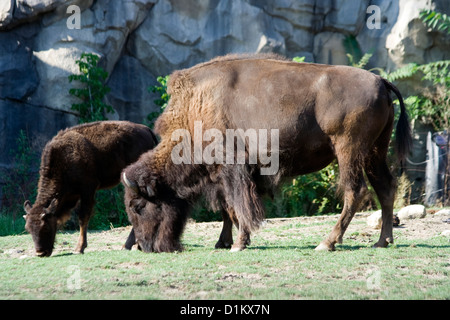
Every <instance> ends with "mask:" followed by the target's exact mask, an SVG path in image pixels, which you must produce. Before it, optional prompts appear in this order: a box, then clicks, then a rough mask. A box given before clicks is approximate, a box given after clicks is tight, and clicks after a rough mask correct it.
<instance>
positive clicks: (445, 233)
mask: <svg viewBox="0 0 450 320" xmlns="http://www.w3.org/2000/svg"><path fill="white" fill-rule="evenodd" d="M441 236H444V237H450V229H447V230H444V231H442V233H441Z"/></svg>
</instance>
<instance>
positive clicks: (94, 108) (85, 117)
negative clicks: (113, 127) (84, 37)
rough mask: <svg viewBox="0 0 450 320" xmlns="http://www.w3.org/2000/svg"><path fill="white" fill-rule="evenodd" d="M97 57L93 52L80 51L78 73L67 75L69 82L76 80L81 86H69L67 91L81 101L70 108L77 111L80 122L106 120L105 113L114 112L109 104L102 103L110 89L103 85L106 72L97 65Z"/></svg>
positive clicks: (77, 62)
mask: <svg viewBox="0 0 450 320" xmlns="http://www.w3.org/2000/svg"><path fill="white" fill-rule="evenodd" d="M98 61H99V57H98V56H97V55H95V54H93V53H85V52H84V53H82V54H81V58H80V59H79V60H76V64H77V65H78V67H79V69H80V74H72V75H70V76H69V82H72V81H78V82H80V83H81V88H71V89H70V90H69V93H70V94H71V95H73V96H75V97H77V98H80V99H81V100H82V101H83V102H81V103H74V104H72V110H76V111H78V113H79V121H80V123H84V122H92V121H99V120H106V117H105V113H107V112H109V113H114V110H113V108H112V107H111V106H109V105H107V104H105V103H103V98H104V97H105V95H106V94H107V93H108V92H110V91H111V89H110V88H109V87H108V86H106V85H105V80H106V78H107V77H108V72H106V71H105V70H103V68H101V67H98V66H97V65H98Z"/></svg>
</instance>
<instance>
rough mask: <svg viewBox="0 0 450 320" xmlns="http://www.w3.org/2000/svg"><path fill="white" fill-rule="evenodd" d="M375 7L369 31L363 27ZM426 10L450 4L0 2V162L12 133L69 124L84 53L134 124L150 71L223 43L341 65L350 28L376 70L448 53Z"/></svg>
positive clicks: (371, 0) (110, 99)
mask: <svg viewBox="0 0 450 320" xmlns="http://www.w3.org/2000/svg"><path fill="white" fill-rule="evenodd" d="M70 5H75V6H76V8H79V11H80V16H79V22H80V28H79V29H77V28H75V29H73V28H71V25H70V23H73V21H74V20H73V19H75V18H76V16H74V14H76V12H74V11H70V10H69V12H68V7H69V6H70ZM373 5H375V6H376V7H377V8H378V9H379V17H377V18H379V19H378V20H377V22H378V23H379V28H375V29H372V28H369V27H368V26H367V22H368V21H369V19H371V18H373V17H374V16H373V12H372V11H369V12H368V8H369V6H373ZM423 8H436V9H438V10H440V11H443V12H447V13H450V12H449V8H448V5H446V0H435V1H430V0H233V1H231V0H183V1H180V0H124V1H115V0H96V1H95V0H69V1H67V0H2V1H1V3H0V50H1V51H0V168H1V167H8V166H10V165H11V158H10V150H11V149H14V148H15V141H16V140H15V139H16V137H17V136H18V132H19V130H26V132H27V133H28V135H29V136H31V137H34V136H40V140H41V141H44V142H45V141H47V140H48V139H50V138H51V137H52V136H53V135H54V134H55V133H56V132H57V131H58V130H59V129H61V128H64V127H66V126H70V125H75V124H76V123H77V118H76V115H75V114H74V113H73V111H72V110H71V109H70V106H71V105H72V104H73V103H75V102H77V101H76V98H74V97H72V96H70V95H69V94H68V90H69V88H70V87H71V86H73V85H72V84H69V82H68V80H67V77H68V75H70V74H72V73H76V72H77V71H78V67H77V66H76V64H75V60H76V59H77V58H79V56H80V54H81V53H82V52H84V51H85V52H93V53H96V54H98V55H100V56H101V65H102V66H103V67H104V68H105V69H106V70H107V71H108V72H109V75H110V76H109V78H108V82H107V84H108V85H109V86H110V87H111V89H112V90H111V92H110V93H109V94H108V96H107V101H106V102H107V103H109V104H111V105H112V106H113V107H114V109H115V110H116V113H115V114H114V115H113V118H116V119H129V120H132V121H136V122H142V121H143V119H144V118H145V116H146V115H147V114H148V113H149V112H151V111H154V110H155V105H154V104H153V99H154V98H155V97H154V96H152V94H150V93H148V91H147V88H148V86H150V85H154V84H156V80H155V79H156V77H157V76H159V75H166V74H169V73H170V72H172V71H173V70H175V69H179V68H185V67H189V66H192V65H194V64H196V63H199V62H202V61H205V60H208V59H210V58H213V57H214V56H217V55H222V54H227V53H230V52H268V51H271V52H277V53H280V54H283V55H286V56H287V57H291V58H292V57H294V56H305V57H306V61H311V62H319V63H329V64H347V63H348V61H347V57H346V52H347V51H346V48H345V47H344V44H343V40H344V39H346V37H348V36H353V37H354V39H356V41H357V42H358V44H359V46H360V49H361V51H362V52H368V51H369V50H372V51H373V52H374V56H373V58H372V60H371V61H370V64H369V66H372V67H374V66H377V67H382V68H387V69H389V70H393V69H395V68H396V67H398V66H402V65H403V64H406V63H409V62H418V63H423V62H427V61H433V60H437V59H444V58H445V59H449V58H450V50H449V49H450V45H449V38H448V37H446V36H445V35H442V34H441V33H437V32H430V31H429V30H427V28H426V27H424V26H423V24H422V23H421V22H420V20H419V19H418V14H419V11H420V10H421V9H423ZM411 87H413V86H411V85H408V86H405V87H403V88H402V90H405V92H410V91H411ZM41 147H42V146H41Z"/></svg>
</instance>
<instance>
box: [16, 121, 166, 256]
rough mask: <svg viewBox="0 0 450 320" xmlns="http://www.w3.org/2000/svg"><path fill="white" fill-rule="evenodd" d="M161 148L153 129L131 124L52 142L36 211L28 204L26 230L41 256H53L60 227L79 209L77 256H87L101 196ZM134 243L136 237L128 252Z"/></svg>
mask: <svg viewBox="0 0 450 320" xmlns="http://www.w3.org/2000/svg"><path fill="white" fill-rule="evenodd" d="M156 143H157V140H156V137H155V135H154V134H153V132H152V131H151V130H150V129H149V128H148V127H146V126H144V125H140V124H135V123H131V122H128V121H101V122H94V123H89V124H83V125H78V126H75V127H72V128H68V129H65V130H62V131H60V132H59V133H58V134H57V135H56V136H55V137H54V138H53V139H52V140H51V141H50V142H48V143H47V145H46V146H45V148H44V150H43V151H42V158H41V168H40V171H39V174H40V178H39V183H38V195H37V198H36V202H35V203H34V205H33V206H31V203H30V201H28V200H27V201H25V203H24V209H25V211H26V213H27V214H26V216H25V219H26V229H27V230H28V231H29V232H30V233H31V235H32V238H33V241H34V244H35V248H36V253H37V255H39V256H50V255H51V253H52V250H53V243H54V240H55V234H56V227H57V224H61V223H63V222H64V221H65V220H67V219H68V218H69V217H70V211H71V209H72V208H74V207H75V205H76V204H77V203H79V205H78V210H77V214H78V218H79V222H80V238H79V241H78V245H77V248H76V249H75V250H76V251H77V252H80V253H82V252H83V251H84V249H85V248H86V246H87V240H86V231H87V226H88V223H89V219H90V217H91V214H92V208H93V206H94V202H95V200H94V197H95V192H96V191H97V190H99V189H105V188H111V187H113V186H115V185H117V184H118V183H119V181H120V173H121V171H122V169H123V168H125V167H126V166H127V165H129V164H130V163H133V162H134V161H136V160H137V159H138V157H139V156H140V155H141V154H142V153H144V152H146V151H148V150H149V149H151V148H153V147H154V146H155V145H156ZM133 237H134V232H132V233H131V234H130V239H129V241H127V245H128V246H130V242H131V245H132V244H133V242H134V241H133Z"/></svg>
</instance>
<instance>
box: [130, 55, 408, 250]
mask: <svg viewBox="0 0 450 320" xmlns="http://www.w3.org/2000/svg"><path fill="white" fill-rule="evenodd" d="M391 91H393V92H394V93H395V94H396V95H397V96H398V98H399V101H400V107H401V108H400V110H401V113H400V118H399V121H398V123H397V128H396V130H397V150H398V155H399V158H400V159H403V158H404V157H405V156H406V154H407V153H408V150H409V148H410V142H411V132H410V128H409V123H408V119H407V115H406V110H405V106H404V104H403V100H402V97H401V95H400V93H399V92H398V90H397V88H395V86H393V85H392V84H391V83H389V82H388V81H386V80H385V79H383V78H381V77H379V76H377V75H374V74H372V73H370V72H367V71H364V70H361V69H357V68H352V67H346V66H327V65H319V64H309V63H293V62H289V61H286V60H283V59H280V58H278V57H274V56H261V55H257V56H226V57H221V58H218V59H214V60H212V61H210V62H207V63H204V64H200V65H197V66H195V67H192V68H190V69H186V70H181V71H177V72H175V73H174V74H172V75H171V77H170V83H169V86H168V93H169V94H171V100H170V103H169V106H168V107H167V108H166V109H165V111H164V113H163V114H162V115H161V116H160V117H159V119H158V120H157V123H156V131H157V133H159V135H160V136H161V142H160V144H159V145H158V146H157V147H156V148H155V149H154V150H152V151H149V152H147V153H145V154H143V155H142V156H141V157H140V159H139V160H138V161H137V162H136V163H134V164H132V165H130V166H128V167H127V168H126V169H125V170H124V171H123V173H122V182H123V183H124V185H125V186H126V187H127V188H126V189H127V197H128V198H127V199H126V203H125V204H126V207H127V212H128V215H129V217H130V221H131V222H132V223H133V227H134V228H135V231H136V240H137V242H138V243H139V245H140V247H141V248H142V249H143V250H144V251H155V252H161V251H169V252H170V251H174V250H179V249H180V248H181V245H180V243H179V239H180V236H181V232H182V230H183V226H184V224H185V222H186V217H187V215H188V213H189V210H190V208H191V206H192V203H194V202H195V201H197V200H198V198H199V197H200V196H201V195H205V194H206V197H207V198H208V199H209V200H210V203H211V204H212V205H213V206H214V205H215V206H217V204H219V205H218V207H219V208H220V209H221V210H222V212H223V213H224V214H223V216H224V229H223V231H222V234H221V238H222V236H223V239H229V238H230V237H231V236H230V234H231V226H232V223H231V222H233V223H234V224H235V225H236V226H237V227H238V229H239V232H238V235H237V241H236V243H235V244H234V245H233V247H232V251H237V250H243V249H244V248H246V246H247V245H248V244H249V243H250V233H251V232H252V231H253V230H255V229H256V228H258V227H259V225H260V224H261V222H262V221H263V219H264V208H263V205H262V201H261V196H262V195H263V194H265V193H270V194H272V193H273V191H274V190H275V188H277V187H278V186H279V184H280V182H281V181H283V179H285V178H289V177H293V176H297V175H301V174H307V173H310V172H314V171H317V170H320V169H322V168H324V167H326V166H327V165H328V164H329V163H330V162H331V161H333V160H334V159H337V161H338V164H339V170H340V181H339V185H340V190H341V192H342V194H343V197H344V207H343V210H342V213H341V216H340V217H339V219H338V221H337V224H336V225H335V227H334V228H333V230H332V232H331V233H330V235H329V236H328V237H327V238H326V239H324V240H323V241H322V242H321V243H320V244H319V246H318V247H317V248H316V249H317V250H334V248H335V244H336V243H341V242H342V238H343V234H344V232H345V230H346V229H347V227H348V225H349V223H350V221H351V220H352V218H353V215H354V214H355V212H356V210H357V209H358V205H359V203H360V201H361V200H362V198H363V197H364V194H365V192H366V190H367V186H366V183H365V179H364V172H365V173H366V175H367V177H368V179H369V182H370V183H371V185H372V186H373V188H374V190H375V192H376V194H377V197H378V198H379V200H380V203H381V206H382V219H383V225H382V229H381V234H380V239H379V241H378V242H377V243H376V244H375V247H386V246H387V245H388V244H389V243H392V242H393V234H392V219H393V201H394V193H395V181H394V178H393V177H392V175H391V174H390V172H389V169H388V166H387V163H386V155H387V150H388V145H389V141H390V136H391V132H392V128H393V122H394V111H393V107H392V99H391V97H390V92H391ZM195 121H202V124H203V130H208V129H210V128H214V129H217V130H220V131H221V132H222V133H225V132H226V130H227V129H242V130H244V131H245V130H247V129H249V128H252V129H255V130H258V129H266V130H268V131H270V130H273V129H276V130H279V150H278V151H279V170H278V172H277V173H276V174H275V175H272V176H264V175H261V168H262V167H263V164H262V163H257V164H249V162H248V159H249V154H248V153H249V150H250V148H248V146H247V148H246V152H247V154H246V159H247V162H246V163H245V164H229V163H227V164H218V163H215V164H205V163H202V164H183V163H182V164H177V165H176V164H174V163H173V162H172V160H171V157H170V155H171V151H172V150H173V147H174V146H175V143H176V142H174V141H172V139H171V135H172V133H173V132H174V131H175V130H178V129H183V130H190V131H191V134H190V136H193V134H192V131H193V128H194V123H195ZM225 143H226V142H225V141H224V144H225ZM223 150H226V148H223ZM189 156H190V157H191V160H193V159H194V155H193V154H190V155H189ZM226 156H229V155H228V154H227V155H224V156H223V157H221V158H222V159H225V158H226ZM234 156H236V155H234ZM190 163H195V162H194V161H190ZM219 242H220V239H219Z"/></svg>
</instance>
